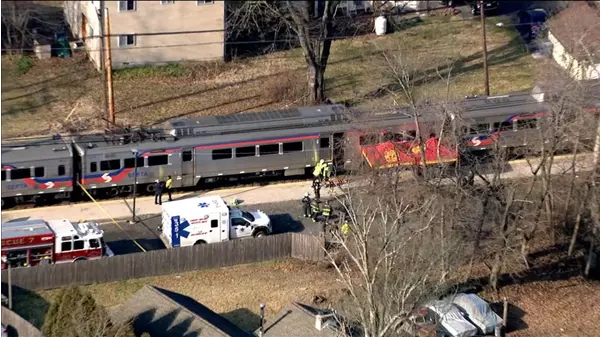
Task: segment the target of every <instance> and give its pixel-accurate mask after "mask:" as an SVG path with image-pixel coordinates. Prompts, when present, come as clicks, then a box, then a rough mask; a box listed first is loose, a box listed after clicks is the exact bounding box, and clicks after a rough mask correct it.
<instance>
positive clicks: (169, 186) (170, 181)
mask: <svg viewBox="0 0 600 337" xmlns="http://www.w3.org/2000/svg"><path fill="white" fill-rule="evenodd" d="M165 187H166V188H167V194H168V195H169V201H173V198H171V188H172V187H173V178H171V176H168V177H167V182H166V183H165Z"/></svg>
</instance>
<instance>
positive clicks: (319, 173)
mask: <svg viewBox="0 0 600 337" xmlns="http://www.w3.org/2000/svg"><path fill="white" fill-rule="evenodd" d="M324 168H325V159H321V160H320V161H319V162H318V163H317V165H315V169H314V171H313V175H314V176H315V177H318V178H319V179H321V178H322V177H323V169H324Z"/></svg>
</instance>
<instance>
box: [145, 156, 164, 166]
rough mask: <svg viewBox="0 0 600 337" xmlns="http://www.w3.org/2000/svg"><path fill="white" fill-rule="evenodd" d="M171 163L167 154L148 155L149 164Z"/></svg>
mask: <svg viewBox="0 0 600 337" xmlns="http://www.w3.org/2000/svg"><path fill="white" fill-rule="evenodd" d="M160 165H169V156H168V155H166V154H163V155H160V156H148V166H160Z"/></svg>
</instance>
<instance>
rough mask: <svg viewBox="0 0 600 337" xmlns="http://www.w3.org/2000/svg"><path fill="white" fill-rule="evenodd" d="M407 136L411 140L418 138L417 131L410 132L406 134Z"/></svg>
mask: <svg viewBox="0 0 600 337" xmlns="http://www.w3.org/2000/svg"><path fill="white" fill-rule="evenodd" d="M406 135H407V137H408V138H409V139H415V138H417V130H410V131H408V132H407V133H406Z"/></svg>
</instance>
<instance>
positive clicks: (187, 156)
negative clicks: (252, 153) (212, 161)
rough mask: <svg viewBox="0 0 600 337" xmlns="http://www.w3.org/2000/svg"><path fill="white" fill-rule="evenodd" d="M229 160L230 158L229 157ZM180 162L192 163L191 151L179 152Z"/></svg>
mask: <svg viewBox="0 0 600 337" xmlns="http://www.w3.org/2000/svg"><path fill="white" fill-rule="evenodd" d="M229 158H231V156H229ZM181 161H183V162H186V161H192V151H183V152H181Z"/></svg>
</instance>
